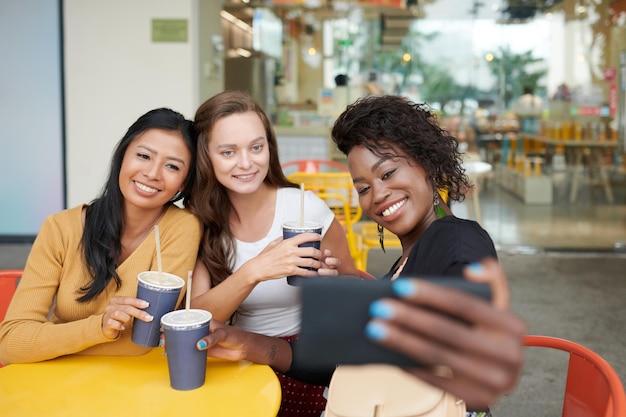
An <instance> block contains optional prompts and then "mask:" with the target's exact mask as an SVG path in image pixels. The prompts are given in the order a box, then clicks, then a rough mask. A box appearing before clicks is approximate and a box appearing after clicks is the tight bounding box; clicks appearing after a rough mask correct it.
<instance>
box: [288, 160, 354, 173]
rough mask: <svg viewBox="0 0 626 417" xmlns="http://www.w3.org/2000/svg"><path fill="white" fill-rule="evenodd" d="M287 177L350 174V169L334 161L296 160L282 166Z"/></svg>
mask: <svg viewBox="0 0 626 417" xmlns="http://www.w3.org/2000/svg"><path fill="white" fill-rule="evenodd" d="M281 167H282V168H283V172H284V173H285V175H289V174H292V173H294V172H348V168H347V167H346V166H345V165H343V164H342V163H340V162H337V161H333V160H332V159H294V160H292V161H287V162H284V163H282V164H281Z"/></svg>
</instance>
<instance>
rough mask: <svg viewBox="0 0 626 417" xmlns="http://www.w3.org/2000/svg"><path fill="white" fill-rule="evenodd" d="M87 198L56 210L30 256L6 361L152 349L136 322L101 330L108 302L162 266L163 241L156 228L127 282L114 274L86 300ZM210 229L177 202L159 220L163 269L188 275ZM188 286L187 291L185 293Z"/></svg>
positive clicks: (1, 348) (9, 325)
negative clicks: (112, 335)
mask: <svg viewBox="0 0 626 417" xmlns="http://www.w3.org/2000/svg"><path fill="white" fill-rule="evenodd" d="M83 207H85V206H84V205H80V206H77V207H74V208H72V209H68V210H64V211H62V212H59V213H57V214H53V215H51V216H49V217H48V218H47V219H46V220H45V221H44V223H43V225H42V227H41V230H40V231H39V234H38V235H37V238H36V239H35V242H34V244H33V246H32V249H31V252H30V254H29V256H28V260H27V261H26V266H25V268H24V275H23V277H22V279H21V281H20V284H19V285H18V288H17V291H16V293H15V295H14V296H13V299H12V300H11V305H10V306H9V309H8V311H7V313H6V317H5V319H4V321H3V322H2V323H0V363H3V364H8V363H24V362H37V361H42V360H46V359H52V358H55V357H58V356H62V355H67V354H71V353H80V354H85V355H128V356H135V355H141V354H144V353H146V352H147V351H148V350H149V348H145V347H142V346H138V345H135V344H134V343H133V342H132V341H131V332H132V326H126V329H125V330H124V331H123V332H122V334H121V336H120V337H119V338H117V339H115V340H111V339H107V338H106V337H105V336H104V335H103V333H102V330H101V320H102V315H103V313H104V308H105V307H106V305H107V304H108V302H109V299H110V298H111V297H112V296H114V295H124V296H131V297H135V296H136V292H137V274H138V273H139V272H141V271H148V270H155V271H156V270H157V269H158V268H157V259H156V240H155V237H154V233H151V234H149V235H148V237H146V239H145V240H144V241H143V242H142V243H141V244H140V245H139V247H138V248H137V249H136V250H135V252H133V253H132V254H131V255H130V256H129V257H128V258H127V259H126V260H125V261H124V262H123V263H122V264H121V265H120V266H119V267H118V268H117V272H118V274H119V276H120V278H121V279H122V286H121V287H120V288H119V290H118V289H117V287H116V285H115V283H114V282H113V281H111V282H110V284H109V287H108V288H107V289H106V290H105V291H103V292H102V293H101V294H100V295H99V296H98V297H96V298H94V299H92V300H91V301H89V302H87V303H79V302H77V301H76V298H77V297H78V296H79V295H80V293H79V292H78V290H79V289H80V288H81V287H83V286H85V284H87V283H88V282H89V280H90V279H91V277H90V276H89V274H88V273H87V268H86V266H85V264H84V260H83V254H82V251H81V250H80V240H81V237H82V233H83V225H82V219H81V211H82V209H83ZM201 235H202V225H201V222H200V220H199V219H198V218H197V217H195V216H194V215H193V214H191V213H190V212H189V211H187V210H186V209H181V208H179V207H177V206H171V207H170V208H169V209H168V210H167V212H166V213H165V214H164V215H163V217H162V218H161V220H160V221H159V237H160V243H161V256H162V265H163V270H164V271H166V272H170V273H173V274H175V275H178V276H180V277H181V278H183V279H185V281H186V278H187V271H189V270H192V269H193V267H194V265H195V262H196V255H197V252H198V245H199V244H200V238H201ZM184 294H185V291H184V289H183V291H182V292H181V297H180V299H179V302H180V300H181V299H182V297H183V296H184Z"/></svg>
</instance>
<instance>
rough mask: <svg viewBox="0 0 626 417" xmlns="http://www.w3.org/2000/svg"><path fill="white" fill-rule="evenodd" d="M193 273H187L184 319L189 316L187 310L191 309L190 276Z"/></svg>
mask: <svg viewBox="0 0 626 417" xmlns="http://www.w3.org/2000/svg"><path fill="white" fill-rule="evenodd" d="M192 273H193V271H188V272H187V300H185V317H187V316H188V315H189V309H190V308H191V274H192Z"/></svg>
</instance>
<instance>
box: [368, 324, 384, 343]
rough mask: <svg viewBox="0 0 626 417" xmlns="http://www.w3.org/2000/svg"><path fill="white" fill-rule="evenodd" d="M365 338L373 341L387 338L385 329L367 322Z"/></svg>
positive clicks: (380, 325) (381, 325) (382, 326)
mask: <svg viewBox="0 0 626 417" xmlns="http://www.w3.org/2000/svg"><path fill="white" fill-rule="evenodd" d="M365 336H367V337H368V338H370V339H373V340H383V339H384V338H385V337H387V328H386V327H385V326H384V325H383V324H381V323H377V322H369V323H367V325H366V326H365Z"/></svg>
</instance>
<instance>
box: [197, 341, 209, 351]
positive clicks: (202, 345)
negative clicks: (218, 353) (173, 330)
mask: <svg viewBox="0 0 626 417" xmlns="http://www.w3.org/2000/svg"><path fill="white" fill-rule="evenodd" d="M206 347H207V344H206V342H205V341H204V340H201V341H199V342H198V349H200V350H205V349H206Z"/></svg>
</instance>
